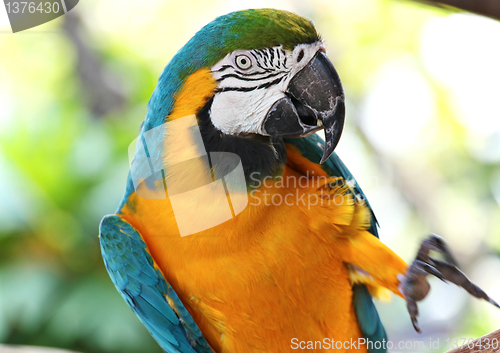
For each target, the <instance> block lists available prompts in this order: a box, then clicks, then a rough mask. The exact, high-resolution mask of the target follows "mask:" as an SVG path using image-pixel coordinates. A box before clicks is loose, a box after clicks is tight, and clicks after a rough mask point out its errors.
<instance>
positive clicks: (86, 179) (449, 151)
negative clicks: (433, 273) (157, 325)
mask: <svg viewBox="0 0 500 353" xmlns="http://www.w3.org/2000/svg"><path fill="white" fill-rule="evenodd" d="M249 6H250V7H274V8H281V9H287V10H291V11H294V12H296V13H299V14H301V15H303V16H306V17H308V18H310V19H312V20H313V21H314V23H315V24H316V26H317V28H318V29H319V31H320V33H322V35H323V38H324V40H325V42H326V45H327V48H328V51H329V52H328V54H329V56H330V58H331V60H332V62H333V63H334V65H335V66H336V68H337V71H338V72H339V74H340V76H341V79H342V82H343V84H344V89H345V92H346V97H347V117H346V127H345V130H344V135H343V137H342V139H341V142H340V144H339V146H338V148H337V152H338V154H339V155H340V156H341V158H342V159H343V160H344V162H345V163H346V164H347V165H348V167H349V168H350V169H351V171H352V172H353V174H354V175H355V176H356V178H357V179H358V181H359V183H360V184H361V186H362V187H363V188H364V190H365V192H366V194H367V196H368V199H369V200H370V202H371V204H372V206H373V208H374V210H375V212H376V214H377V217H378V220H379V222H380V225H381V232H380V233H381V238H382V240H383V241H384V242H385V243H386V244H387V245H389V246H390V247H391V248H392V249H393V250H395V251H396V252H397V253H398V254H399V255H400V256H402V257H403V258H404V259H405V260H407V261H411V260H412V259H413V258H414V256H415V253H416V250H417V249H418V246H419V244H420V242H421V240H422V239H423V237H425V236H426V235H427V234H428V233H430V232H435V233H438V234H440V235H442V236H443V237H445V238H446V239H447V240H448V241H449V243H450V245H451V248H452V250H453V252H454V253H455V255H456V257H457V258H458V260H459V262H460V265H461V267H462V269H463V270H464V271H465V272H466V273H467V274H468V275H469V277H470V278H471V279H472V280H473V281H474V282H476V283H477V284H478V285H480V286H481V287H482V288H483V289H485V291H486V292H487V293H488V294H489V295H490V296H491V297H492V298H494V299H495V300H497V301H500V275H499V274H500V256H499V255H500V236H499V235H500V206H499V205H500V106H499V103H498V102H499V100H500V86H499V82H500V64H499V63H500V46H499V45H498V43H499V41H500V23H499V22H495V21H494V20H491V19H487V18H483V17H479V16H475V15H470V14H459V13H450V12H447V11H444V10H437V9H434V8H431V7H426V6H424V5H420V4H415V3H413V2H411V1H397V0H392V1H389V0H349V1H346V0H335V1H331V0H311V1H308V2H307V3H306V2H302V1H298V0H281V1H271V0H270V1H256V2H252V3H251V4H250V3H248V2H234V1H229V0H227V1H223V0H220V1H210V2H205V1H201V0H184V1H182V2H180V1H158V0H146V1H129V2H126V3H125V2H123V1H118V0H106V1H97V0H87V1H84V2H83V1H82V2H80V3H79V4H78V6H77V7H76V8H75V10H74V11H72V12H70V13H69V14H68V15H66V16H63V17H61V18H59V19H57V20H55V21H52V22H50V23H47V24H45V25H42V26H40V27H36V28H33V29H30V30H27V31H25V32H21V33H18V34H14V35H12V34H7V33H5V32H6V30H8V29H9V27H8V23H7V18H6V14H5V13H4V10H3V8H2V9H1V10H0V30H4V31H3V32H4V33H0V342H2V343H8V344H25V345H43V346H53V347H63V348H69V349H74V350H77V351H81V352H89V353H90V352H160V349H159V348H158V346H157V345H156V344H155V342H154V341H153V340H152V338H150V336H149V334H148V333H147V331H146V330H145V329H144V328H143V326H142V325H141V323H140V322H139V321H138V319H136V317H135V316H134V314H133V313H132V311H130V309H129V308H128V307H127V306H126V304H125V302H124V301H123V300H122V299H121V298H120V296H119V295H118V293H117V292H116V290H115V288H114V287H113V285H112V283H111V281H110V280H109V278H108V276H107V273H106V271H105V269H104V266H103V263H102V260H101V257H100V250H99V247H98V238H97V233H98V225H99V221H100V219H101V218H102V216H103V215H105V214H109V213H113V212H114V211H115V209H116V207H117V205H118V203H119V201H120V199H121V196H122V193H123V191H124V188H125V180H126V176H127V173H128V161H127V147H128V144H129V143H130V142H131V141H132V140H133V139H134V138H135V137H136V135H137V133H138V130H139V126H140V123H141V122H142V120H143V118H144V116H145V113H146V104H147V102H148V99H149V97H150V95H151V93H152V91H153V89H154V87H155V85H156V80H157V78H158V76H159V75H160V73H161V71H162V69H163V68H164V66H165V65H166V63H167V62H168V61H169V60H170V58H171V57H172V56H173V55H174V54H175V52H176V51H177V50H178V49H179V48H180V47H181V46H182V45H183V44H184V43H185V42H186V41H187V40H188V39H189V38H190V37H191V36H192V35H193V34H194V33H195V32H196V31H197V30H198V29H199V28H201V27H202V26H203V25H204V24H206V23H208V22H210V21H211V20H212V19H214V18H215V17H216V16H218V15H221V14H225V13H227V12H230V11H233V10H238V9H243V8H247V7H249ZM193 55H196V53H193ZM431 283H432V285H433V288H432V290H431V294H430V296H429V297H428V298H427V299H426V300H425V301H424V302H423V303H422V304H421V305H420V311H421V313H420V322H421V327H422V329H423V334H422V335H418V334H416V333H415V332H414V331H413V328H412V326H411V323H410V319H409V317H408V315H407V313H406V309H405V303H404V302H403V300H401V299H399V298H393V300H392V302H391V303H379V304H377V305H378V307H379V310H380V312H381V316H382V319H383V321H384V323H385V326H386V329H387V331H388V333H389V336H390V339H391V340H392V341H394V342H397V341H400V340H412V341H413V340H421V341H424V342H425V343H426V344H428V342H429V339H432V340H436V339H440V348H439V350H438V351H441V352H443V351H446V350H447V346H446V341H445V340H446V339H447V338H449V339H452V338H460V337H466V338H472V337H478V336H481V335H484V334H486V333H488V332H490V331H492V330H494V329H498V328H499V327H500V310H497V309H495V308H493V307H492V306H491V305H489V304H488V303H486V302H485V301H479V300H477V299H473V298H470V297H469V296H468V295H467V294H466V293H465V291H463V290H462V289H460V288H456V287H454V286H451V285H446V284H443V283H440V282H439V281H437V280H431ZM450 348H451V347H450ZM406 351H408V352H410V351H422V352H425V351H430V349H429V347H427V348H425V349H407V350H406ZM434 351H435V350H434Z"/></svg>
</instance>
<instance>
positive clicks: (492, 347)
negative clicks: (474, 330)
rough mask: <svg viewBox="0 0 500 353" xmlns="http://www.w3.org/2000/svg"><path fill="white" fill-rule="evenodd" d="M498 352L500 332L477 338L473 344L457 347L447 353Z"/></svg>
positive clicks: (499, 349) (499, 348)
mask: <svg viewBox="0 0 500 353" xmlns="http://www.w3.org/2000/svg"><path fill="white" fill-rule="evenodd" d="M498 351H500V330H496V331H494V332H491V333H489V334H487V335H484V336H483V337H479V338H478V339H477V340H475V341H474V342H471V343H470V344H467V345H465V346H462V347H458V348H456V349H453V350H451V351H449V352H448V353H475V352H481V353H494V352H498Z"/></svg>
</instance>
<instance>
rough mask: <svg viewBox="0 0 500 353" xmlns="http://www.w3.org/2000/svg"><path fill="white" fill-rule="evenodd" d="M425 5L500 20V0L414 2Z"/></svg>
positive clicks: (421, 0)
mask: <svg viewBox="0 0 500 353" xmlns="http://www.w3.org/2000/svg"><path fill="white" fill-rule="evenodd" d="M414 1H418V2H420V3H423V4H428V5H432V6H437V7H441V8H446V7H449V6H451V7H454V8H457V9H460V10H464V11H468V12H473V13H475V14H478V15H483V16H487V17H491V18H494V19H496V20H500V1H499V0H414Z"/></svg>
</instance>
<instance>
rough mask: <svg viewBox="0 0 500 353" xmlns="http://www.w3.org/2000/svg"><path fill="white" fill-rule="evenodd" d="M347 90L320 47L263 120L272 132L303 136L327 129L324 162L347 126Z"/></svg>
mask: <svg viewBox="0 0 500 353" xmlns="http://www.w3.org/2000/svg"><path fill="white" fill-rule="evenodd" d="M344 116H345V104H344V91H343V90H342V83H341V82H340V78H339V75H338V74H337V71H335V68H334V67H333V65H332V63H331V62H330V60H329V59H328V58H327V56H326V55H325V54H324V53H323V52H322V51H318V52H317V53H316V55H315V56H314V57H313V58H312V59H311V61H310V62H309V63H308V64H307V65H306V66H305V67H304V68H303V69H302V70H301V71H300V72H299V73H298V74H296V75H295V77H293V78H292V80H291V81H290V84H289V85H288V88H287V91H286V97H285V98H282V99H280V100H278V101H276V102H275V103H274V104H273V106H272V107H271V109H270V110H269V112H268V113H267V116H266V118H265V119H264V122H263V125H262V127H263V130H264V132H265V133H266V134H268V135H270V136H280V137H303V136H307V135H310V134H312V133H313V132H315V131H318V130H320V129H321V128H324V129H325V140H326V141H325V146H324V151H323V157H322V158H321V162H320V163H324V162H325V161H326V160H327V159H328V157H330V155H331V154H332V153H333V150H334V149H335V147H336V146H337V143H338V142H339V139H340V135H341V134H342V128H343V126H344Z"/></svg>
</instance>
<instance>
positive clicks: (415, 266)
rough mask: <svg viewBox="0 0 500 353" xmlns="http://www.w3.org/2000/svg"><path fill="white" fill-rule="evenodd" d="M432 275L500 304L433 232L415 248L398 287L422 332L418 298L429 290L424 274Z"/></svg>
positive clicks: (414, 323) (423, 296) (492, 302)
mask: <svg viewBox="0 0 500 353" xmlns="http://www.w3.org/2000/svg"><path fill="white" fill-rule="evenodd" d="M430 251H437V252H439V253H441V254H442V256H443V258H444V261H443V260H438V259H435V258H433V257H430V256H429V252H430ZM429 274H430V275H434V276H436V277H437V278H439V279H440V280H442V281H443V282H452V283H455V284H456V285H457V286H460V287H462V288H464V289H465V290H466V291H467V292H469V294H471V295H473V296H474V297H476V298H479V299H484V300H486V301H488V302H490V303H491V304H493V305H495V306H496V307H497V308H500V306H499V305H498V304H497V303H496V302H495V301H494V300H492V299H491V298H490V297H488V295H487V294H486V293H485V292H484V291H483V290H482V289H481V288H479V287H478V286H476V285H475V284H474V283H472V282H471V281H470V280H469V278H467V276H466V275H465V274H464V273H463V272H462V271H460V270H459V269H458V267H457V262H456V261H455V259H454V258H453V256H452V254H451V252H450V250H449V249H448V246H447V245H446V243H445V241H444V239H443V238H441V237H440V236H438V235H436V234H431V235H430V236H429V237H428V238H427V239H425V240H424V241H423V242H422V245H421V246H420V249H419V250H418V253H417V257H416V258H415V260H414V261H413V263H412V264H411V265H410V267H409V268H408V271H407V273H406V276H401V278H400V285H399V289H400V292H401V293H402V294H403V296H404V297H405V299H406V305H407V308H408V313H409V314H410V317H411V321H412V324H413V327H414V328H415V331H417V332H421V331H420V328H419V326H418V322H417V316H418V307H417V302H418V301H420V300H422V299H424V298H425V297H426V296H427V294H428V293H429V290H430V285H429V282H427V278H426V277H427V275H429Z"/></svg>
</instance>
